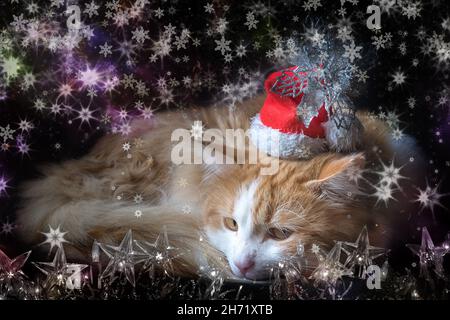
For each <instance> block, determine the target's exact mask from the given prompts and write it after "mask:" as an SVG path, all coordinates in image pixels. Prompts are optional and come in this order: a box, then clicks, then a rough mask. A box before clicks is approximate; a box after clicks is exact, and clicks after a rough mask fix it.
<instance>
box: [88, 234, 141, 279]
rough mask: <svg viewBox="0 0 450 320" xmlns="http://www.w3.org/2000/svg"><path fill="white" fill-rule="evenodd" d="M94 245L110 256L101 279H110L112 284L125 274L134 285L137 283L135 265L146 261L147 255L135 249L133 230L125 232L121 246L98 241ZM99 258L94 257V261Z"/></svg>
mask: <svg viewBox="0 0 450 320" xmlns="http://www.w3.org/2000/svg"><path fill="white" fill-rule="evenodd" d="M94 246H98V247H99V248H100V249H101V250H102V251H103V252H104V253H105V254H106V255H107V256H108V258H109V262H108V265H107V266H106V268H105V270H104V271H103V272H102V274H101V275H100V280H103V279H109V283H110V284H111V283H113V282H114V281H116V280H117V279H118V278H120V277H121V276H125V279H126V280H127V281H128V282H129V283H130V284H131V285H132V286H133V287H134V286H135V285H136V280H135V272H134V271H135V270H134V268H135V265H136V264H138V263H141V262H143V261H145V260H146V259H147V255H145V254H144V253H142V252H140V251H139V250H135V249H134V245H133V236H132V232H131V230H129V231H128V232H127V233H126V234H125V236H124V238H123V239H122V241H121V243H120V245H119V246H113V245H110V244H105V243H98V242H95V243H94ZM94 251H95V250H94ZM97 259H98V256H97V257H95V258H93V260H94V262H98V260H97Z"/></svg>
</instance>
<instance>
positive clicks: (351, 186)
mask: <svg viewBox="0 0 450 320" xmlns="http://www.w3.org/2000/svg"><path fill="white" fill-rule="evenodd" d="M365 163H366V159H365V157H364V154H363V153H357V154H352V155H348V156H344V157H342V158H338V159H330V160H328V161H326V162H325V163H324V164H323V165H322V167H321V168H320V169H319V173H318V175H317V178H315V179H313V180H311V181H308V182H306V184H305V185H306V186H307V187H308V188H311V189H313V190H317V191H321V192H323V193H328V194H331V195H332V194H335V195H343V194H345V195H347V196H348V195H349V194H354V193H356V192H357V191H358V189H359V188H358V185H357V184H358V178H359V177H360V176H361V174H362V170H363V169H364V166H365Z"/></svg>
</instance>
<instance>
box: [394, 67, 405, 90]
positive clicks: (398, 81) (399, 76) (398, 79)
mask: <svg viewBox="0 0 450 320" xmlns="http://www.w3.org/2000/svg"><path fill="white" fill-rule="evenodd" d="M391 76H392V82H394V83H395V85H397V86H400V85H402V84H404V83H405V80H406V76H405V74H404V73H403V72H402V71H400V70H398V71H396V72H395V73H394V74H392V75H391Z"/></svg>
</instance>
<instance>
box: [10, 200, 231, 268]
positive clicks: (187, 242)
mask: <svg viewBox="0 0 450 320" xmlns="http://www.w3.org/2000/svg"><path fill="white" fill-rule="evenodd" d="M49 200H50V199H49V198H48V197H43V198H40V199H38V200H37V201H38V202H39V203H35V205H34V206H33V205H31V206H27V208H26V209H22V210H21V211H20V213H19V225H20V228H19V230H20V231H19V232H20V233H21V237H22V239H24V240H25V241H27V242H29V243H33V244H36V243H39V242H40V241H42V240H43V238H42V239H40V238H41V237H42V235H41V234H40V232H39V231H45V230H47V228H48V225H51V226H52V227H53V228H55V227H57V226H60V227H61V230H63V231H66V232H67V234H66V235H65V236H64V238H65V239H66V240H68V241H69V242H70V243H69V245H66V246H65V249H66V254H67V255H68V257H69V258H72V259H77V260H78V261H80V260H81V261H89V259H90V252H91V249H92V244H93V241H94V240H97V241H99V242H103V243H109V244H118V243H120V241H121V240H122V238H123V237H124V235H125V234H126V232H127V231H128V230H132V231H133V239H136V240H146V241H148V242H152V241H155V240H156V239H157V238H158V236H162V235H163V232H167V236H168V240H169V243H170V245H171V246H173V247H175V248H177V250H178V251H177V255H176V256H177V257H176V258H175V259H174V260H173V261H172V264H173V272H174V274H176V275H181V276H192V275H198V273H199V268H200V266H205V265H208V266H211V267H216V268H221V270H225V269H226V268H227V264H226V262H225V261H224V260H223V259H222V255H221V254H220V253H219V252H218V251H217V250H216V249H214V248H213V247H212V246H211V245H209V243H208V242H207V241H206V240H204V239H206V237H205V236H202V233H201V231H200V230H201V228H200V221H199V218H197V217H196V216H195V215H193V214H183V213H180V212H179V210H175V209H174V207H171V206H170V205H169V204H167V205H158V206H151V207H144V206H143V205H142V204H141V205H139V206H138V205H133V204H129V205H124V204H122V203H117V202H113V201H105V200H86V201H77V202H71V203H66V204H63V205H61V206H60V207H52V208H50V206H46V208H47V209H50V210H52V211H51V212H50V213H49V214H46V215H44V216H43V215H42V212H39V207H42V205H43V204H44V203H43V202H45V201H47V202H50V201H49ZM53 203H55V202H54V201H53ZM33 208H35V209H36V212H33V211H34V210H33ZM136 210H139V211H140V217H136V216H135V212H136ZM39 218H40V219H39ZM44 227H45V228H44ZM163 230H164V231H163Z"/></svg>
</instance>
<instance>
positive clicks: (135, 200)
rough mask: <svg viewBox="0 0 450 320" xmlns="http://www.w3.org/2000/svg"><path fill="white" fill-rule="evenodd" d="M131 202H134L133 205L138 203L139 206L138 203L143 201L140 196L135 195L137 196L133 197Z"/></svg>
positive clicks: (138, 194)
mask: <svg viewBox="0 0 450 320" xmlns="http://www.w3.org/2000/svg"><path fill="white" fill-rule="evenodd" d="M133 201H134V202H135V203H138V204H139V203H142V201H144V197H143V196H142V194H140V193H137V194H135V195H134V197H133Z"/></svg>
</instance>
